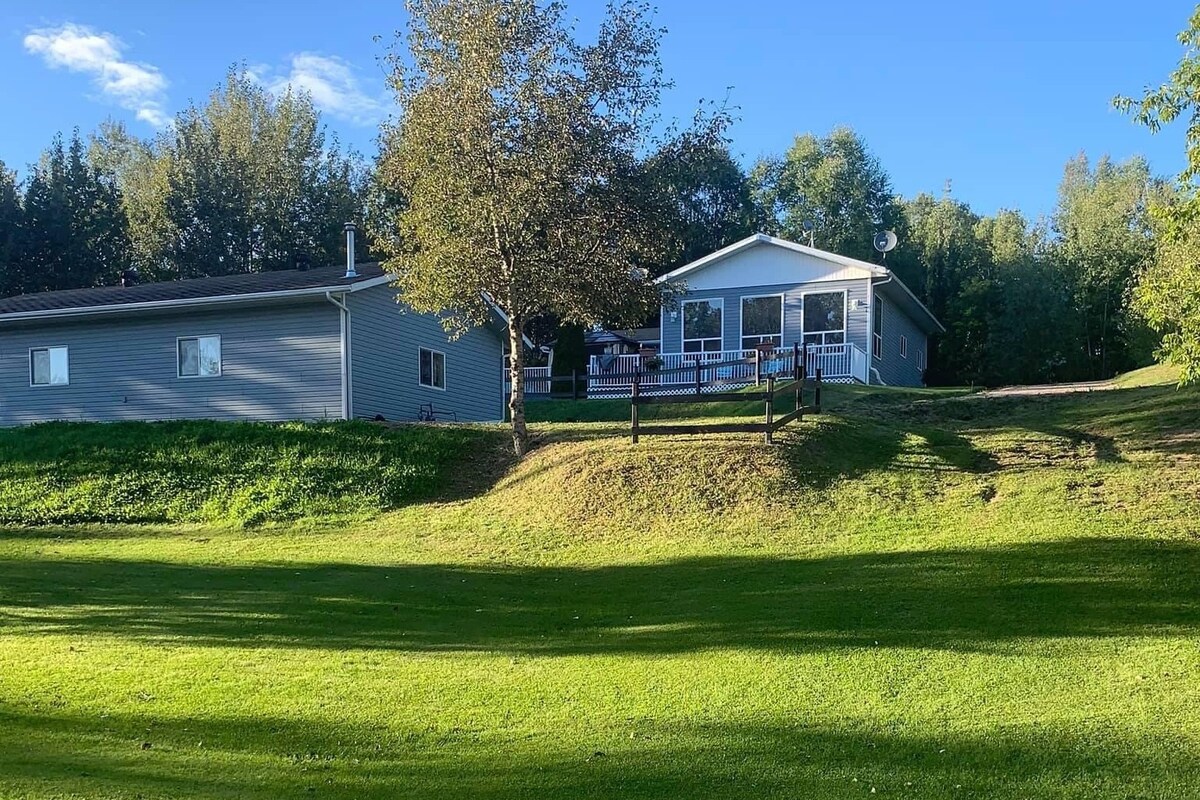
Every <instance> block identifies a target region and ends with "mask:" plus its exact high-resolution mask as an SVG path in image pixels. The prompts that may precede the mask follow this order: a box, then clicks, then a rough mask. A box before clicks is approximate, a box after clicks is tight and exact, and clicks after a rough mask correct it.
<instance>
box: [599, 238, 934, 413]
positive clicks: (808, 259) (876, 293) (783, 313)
mask: <svg viewBox="0 0 1200 800" xmlns="http://www.w3.org/2000/svg"><path fill="white" fill-rule="evenodd" d="M659 280H660V282H662V283H664V284H667V285H669V286H670V287H671V288H672V289H673V290H674V292H675V304H674V305H671V306H666V307H664V308H663V309H662V316H661V325H660V331H659V336H658V337H657V338H658V344H659V347H658V353H657V355H656V356H654V359H653V360H654V362H655V365H656V366H657V368H658V370H659V371H662V372H663V374H662V375H661V376H660V377H656V376H655V374H654V373H653V372H649V371H647V369H646V363H647V362H648V361H649V359H647V358H646V357H645V356H642V355H619V356H608V357H593V358H592V360H591V364H590V365H589V366H590V369H589V372H590V374H592V375H596V376H597V377H595V378H593V379H592V380H591V381H590V387H589V388H590V389H591V390H592V391H593V392H597V393H598V392H601V391H605V390H608V391H612V392H614V393H615V392H617V391H624V390H626V387H625V386H624V383H625V382H626V381H625V380H624V379H621V378H614V379H612V380H609V379H606V378H605V377H604V374H605V372H606V371H608V372H611V373H612V374H614V375H628V374H631V373H634V372H641V373H643V374H644V376H645V377H644V378H643V385H646V384H650V385H652V386H655V387H658V388H659V389H670V388H671V386H670V385H669V384H671V383H681V384H686V383H689V382H690V381H691V380H692V378H691V377H690V376H689V374H688V373H687V372H686V371H680V372H675V373H671V372H670V370H672V369H675V368H680V367H686V366H689V365H692V364H694V363H695V361H696V360H697V359H698V360H700V361H701V362H702V363H703V362H706V361H707V362H712V363H719V362H729V361H732V360H735V359H740V358H747V357H750V356H753V355H755V352H756V351H759V352H760V353H762V354H763V356H762V357H764V358H777V359H778V361H777V362H774V363H782V362H783V361H785V360H787V359H788V358H789V357H790V354H791V350H792V347H793V346H794V345H796V344H799V345H801V346H802V347H803V348H804V349H805V352H806V367H807V370H808V373H809V374H813V373H815V371H816V370H817V369H820V370H821V372H822V377H823V378H824V379H825V380H827V381H837V382H846V383H864V384H883V385H890V386H921V385H922V384H923V383H924V375H925V368H926V364H927V359H928V337H929V336H930V335H932V334H934V333H939V332H942V331H944V330H945V329H944V328H943V327H942V324H941V323H940V322H938V320H937V319H935V318H934V316H933V314H931V313H930V312H929V309H927V308H926V307H925V306H924V305H923V304H922V303H921V301H920V300H918V299H917V298H916V296H915V295H914V294H913V293H912V292H911V291H909V289H908V287H907V286H905V285H904V284H903V283H902V282H901V281H900V279H899V278H898V277H896V275H895V274H893V273H892V272H891V271H890V270H889V269H887V268H886V267H883V266H880V265H878V264H872V263H870V262H866V261H859V260H857V259H853V258H847V257H845V256H840V255H837V254H836V253H829V252H826V251H824V250H818V249H816V248H813V247H806V246H804V245H801V244H797V243H795V242H789V241H786V240H784V239H778V238H775V237H772V236H767V235H765V234H761V233H759V234H755V235H754V236H750V237H748V238H746V239H743V240H742V241H740V242H736V243H735V244H732V245H730V246H728V247H726V248H723V249H721V250H718V251H717V252H715V253H712V254H711V255H708V256H705V257H704V258H701V259H698V260H696V261H693V262H692V263H690V264H687V265H685V266H683V267H680V268H679V269H677V270H674V271H673V272H670V273H668V274H666V275H664V276H662V278H660V279H659ZM724 371H725V372H727V373H728V374H722V375H719V376H718V377H722V378H725V379H726V380H737V379H739V378H742V377H744V374H743V373H744V370H743V371H739V370H738V369H737V368H728V369H725V370H724ZM618 384H620V385H618Z"/></svg>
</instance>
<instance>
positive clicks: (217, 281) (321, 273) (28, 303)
mask: <svg viewBox="0 0 1200 800" xmlns="http://www.w3.org/2000/svg"><path fill="white" fill-rule="evenodd" d="M356 271H357V272H358V277H356V278H347V277H346V267H345V266H338V267H321V268H319V269H308V270H298V269H284V270H276V271H274V272H250V273H241V274H238V275H221V276H219V277H214V278H191V279H188V280H183V281H158V282H155V283H140V284H135V285H133V286H98V287H95V288H93V289H66V290H63V291H60V292H38V293H36V294H22V295H17V296H16V297H5V298H2V299H0V316H3V315H5V314H19V313H27V312H36V311H62V310H67V309H84V308H92V307H97V306H117V305H128V304H134V303H161V302H165V301H170V300H176V301H186V300H203V299H205V298H212V297H224V296H232V295H253V294H262V293H264V292H287V291H299V290H304V289H318V288H323V287H338V286H350V285H351V284H354V283H358V282H360V281H365V280H370V279H372V278H378V277H380V276H382V275H383V269H382V268H381V267H380V266H379V265H378V264H358V265H357V266H356Z"/></svg>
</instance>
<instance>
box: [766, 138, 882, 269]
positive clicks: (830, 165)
mask: <svg viewBox="0 0 1200 800" xmlns="http://www.w3.org/2000/svg"><path fill="white" fill-rule="evenodd" d="M751 179H752V182H753V184H754V190H755V197H756V200H757V202H758V205H759V207H760V209H761V213H762V215H763V218H764V220H765V223H766V225H767V227H768V228H769V232H770V233H776V234H778V235H780V236H783V237H785V238H788V239H793V240H795V241H798V242H805V243H807V241H808V233H807V231H808V227H809V226H811V227H812V232H813V243H814V244H815V245H816V246H817V247H819V248H821V249H823V250H829V251H831V252H834V253H839V254H841V255H844V256H850V257H852V258H860V259H864V260H873V259H875V258H876V256H877V255H878V254H877V253H876V252H875V251H874V249H873V244H872V243H873V241H874V237H875V234H876V233H878V232H879V231H880V230H883V229H890V228H894V227H895V226H896V225H897V224H898V223H899V221H900V219H901V209H900V207H899V205H898V203H897V202H896V199H895V197H894V196H893V194H892V186H891V179H890V178H889V177H888V174H887V172H886V171H885V170H884V168H883V165H882V164H880V162H879V159H878V158H876V157H875V156H874V155H873V154H872V153H871V151H870V150H869V149H868V148H867V144H866V142H865V141H863V139H862V137H860V136H859V135H858V134H857V133H855V132H854V131H853V130H851V129H850V128H836V129H834V130H833V131H832V132H831V133H830V134H829V135H828V136H825V137H818V136H814V135H813V134H811V133H806V134H804V135H803V136H798V137H796V140H795V141H794V142H793V143H792V146H791V147H790V148H788V151H787V152H786V153H784V155H783V156H782V157H771V158H765V159H762V160H761V161H759V162H758V164H756V165H755V167H754V170H753V173H752V177H751Z"/></svg>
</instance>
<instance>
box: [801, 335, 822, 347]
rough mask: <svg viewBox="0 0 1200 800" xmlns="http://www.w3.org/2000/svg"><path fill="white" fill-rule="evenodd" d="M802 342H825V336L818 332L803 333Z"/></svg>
mask: <svg viewBox="0 0 1200 800" xmlns="http://www.w3.org/2000/svg"><path fill="white" fill-rule="evenodd" d="M804 343H805V344H825V337H824V336H823V335H822V334H820V333H806V334H804Z"/></svg>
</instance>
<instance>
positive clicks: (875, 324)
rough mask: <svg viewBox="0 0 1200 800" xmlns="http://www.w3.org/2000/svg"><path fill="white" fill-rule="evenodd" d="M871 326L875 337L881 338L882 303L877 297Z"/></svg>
mask: <svg viewBox="0 0 1200 800" xmlns="http://www.w3.org/2000/svg"><path fill="white" fill-rule="evenodd" d="M872 326H873V327H874V328H875V331H874V332H875V335H876V336H883V302H882V301H881V300H880V299H879V298H878V297H876V298H875V320H874V322H873V323H872Z"/></svg>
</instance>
